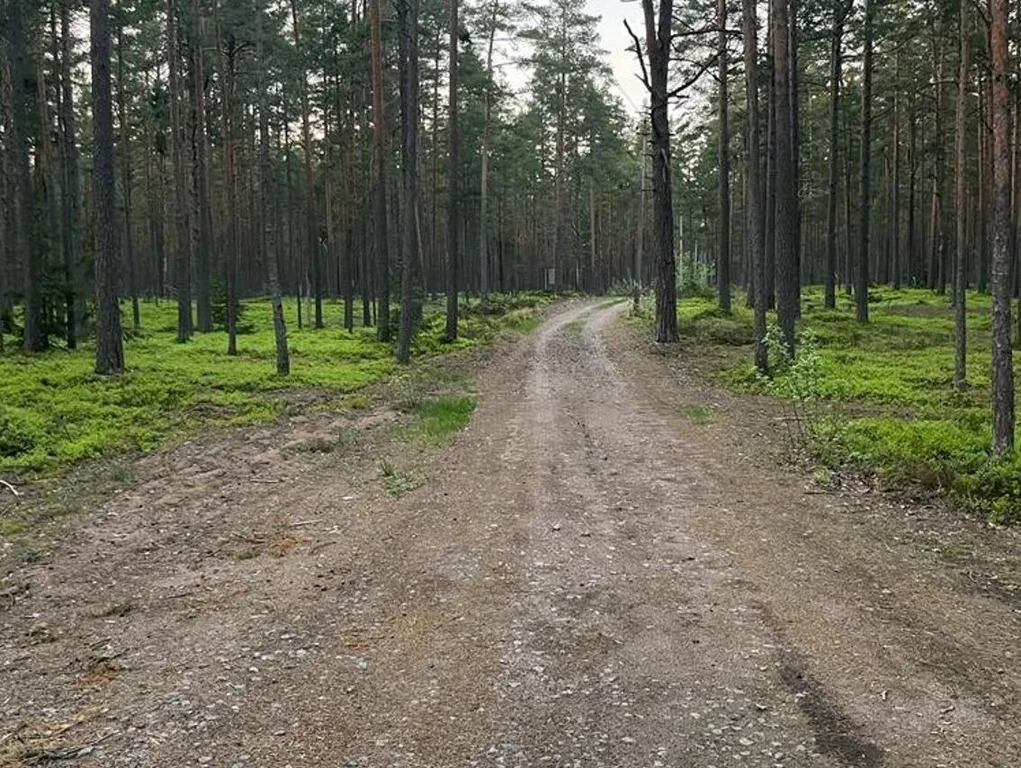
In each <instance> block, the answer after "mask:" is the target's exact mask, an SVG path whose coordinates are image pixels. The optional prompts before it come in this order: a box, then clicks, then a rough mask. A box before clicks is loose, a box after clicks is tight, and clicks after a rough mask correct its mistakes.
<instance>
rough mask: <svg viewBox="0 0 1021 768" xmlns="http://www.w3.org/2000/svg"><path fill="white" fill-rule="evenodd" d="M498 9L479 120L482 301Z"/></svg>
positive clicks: (494, 4) (495, 3) (496, 6)
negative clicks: (480, 133) (482, 107)
mask: <svg viewBox="0 0 1021 768" xmlns="http://www.w3.org/2000/svg"><path fill="white" fill-rule="evenodd" d="M499 12H500V2H499V0H491V16H490V18H489V40H488V41H487V43H486V82H485V89H486V95H485V111H484V114H483V122H482V149H481V155H482V156H481V158H480V160H479V162H480V164H481V172H480V175H481V179H480V182H479V200H480V203H479V293H480V294H481V298H482V303H483V304H485V303H487V302H488V301H489V136H490V132H491V131H492V127H491V123H492V121H493V93H492V83H493V43H494V41H495V40H496V24H497V19H498V16H499Z"/></svg>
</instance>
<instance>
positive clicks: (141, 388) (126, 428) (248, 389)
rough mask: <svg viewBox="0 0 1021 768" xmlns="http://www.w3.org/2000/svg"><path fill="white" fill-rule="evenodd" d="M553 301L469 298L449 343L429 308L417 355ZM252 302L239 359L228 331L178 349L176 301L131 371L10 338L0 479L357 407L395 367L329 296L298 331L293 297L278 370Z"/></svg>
mask: <svg viewBox="0 0 1021 768" xmlns="http://www.w3.org/2000/svg"><path fill="white" fill-rule="evenodd" d="M549 300H550V299H549V297H548V296H546V295H543V294H521V295H515V296H492V297H491V300H490V302H489V303H488V305H487V306H485V307H483V306H481V305H480V304H478V302H477V301H476V302H472V303H471V304H468V305H465V306H464V307H463V311H462V320H461V323H460V335H459V338H458V339H457V340H456V341H453V342H450V341H447V340H445V338H444V319H443V316H442V310H441V307H440V305H439V304H438V303H437V304H436V305H435V306H433V305H431V304H429V305H427V306H426V311H425V317H424V320H423V328H422V330H421V331H420V332H419V333H418V335H417V336H416V339H415V345H414V350H413V351H414V355H415V358H416V359H423V358H428V357H431V356H435V355H437V354H441V353H444V352H447V351H451V350H461V349H467V348H469V347H472V346H474V345H477V344H479V343H481V342H483V341H486V340H488V339H490V338H492V337H493V336H494V335H495V334H496V333H497V332H499V331H500V330H501V329H505V328H510V329H515V330H520V331H528V330H530V329H531V328H533V327H534V326H535V325H536V324H538V322H539V314H538V311H537V308H538V306H539V305H541V304H543V303H546V302H548V301H549ZM245 307H246V309H245V315H244V317H245V321H246V325H248V326H249V329H248V331H249V332H247V333H245V334H244V335H241V336H240V337H239V339H238V348H239V354H238V355H237V356H236V357H228V356H227V354H226V335H225V333H223V332H222V331H221V330H217V331H214V332H212V333H208V334H197V335H196V336H195V338H194V339H193V340H192V341H190V342H188V343H186V344H178V343H176V342H175V332H176V318H177V315H176V313H177V308H176V305H175V304H173V303H169V302H163V303H161V304H156V303H152V302H146V303H144V304H143V305H142V330H141V331H139V332H137V333H128V334H126V339H125V356H126V360H127V368H128V369H127V371H126V373H125V374H124V375H122V376H115V377H100V376H96V375H95V374H94V373H93V357H94V350H93V348H92V347H91V344H88V343H86V344H83V345H82V346H81V347H80V348H79V349H78V350H77V351H74V352H69V351H67V350H66V349H62V348H54V349H51V350H50V351H48V352H46V353H43V354H38V355H27V354H24V353H22V352H20V351H19V350H18V349H17V344H16V341H15V339H13V338H12V337H10V336H8V337H7V338H6V339H5V341H6V342H7V343H6V344H5V349H6V352H5V353H4V354H3V355H2V356H0V476H2V477H5V478H6V479H24V478H26V477H28V476H31V475H37V474H39V473H50V472H53V471H56V470H60V469H62V468H64V467H67V466H69V465H70V464H73V463H75V462H78V461H81V460H83V459H91V458H97V457H102V456H108V455H112V454H116V453H120V452H124V451H132V450H139V451H147V450H151V449H153V448H155V447H158V446H160V445H163V444H165V443H166V442H167V441H169V440H173V439H175V438H179V437H182V436H185V435H188V434H192V433H194V432H196V431H198V430H200V429H206V428H210V427H213V426H223V425H234V424H245V423H251V422H256V421H264V420H272V419H275V418H277V417H278V416H280V415H281V414H284V413H286V412H288V411H289V410H292V409H295V408H301V407H308V404H309V403H313V404H317V405H319V406H323V407H343V406H344V405H345V404H347V401H348V400H350V401H351V402H350V404H351V405H352V406H356V405H357V404H358V402H359V400H360V398H362V396H361V395H358V394H355V393H357V391H358V390H360V389H362V388H364V387H365V386H367V385H369V384H372V383H374V382H379V381H382V380H385V379H388V378H389V377H391V376H392V374H393V373H394V371H395V369H396V364H395V363H394V361H393V347H392V344H385V343H380V342H378V341H376V338H375V329H374V328H362V327H356V328H355V329H354V331H353V332H352V333H348V332H346V331H345V330H343V329H342V328H340V327H338V324H339V318H340V316H341V315H342V311H341V308H340V307H339V306H337V305H336V304H334V303H328V304H327V306H326V307H325V311H326V316H327V318H329V322H328V326H327V328H325V329H322V330H318V331H317V330H313V329H311V328H309V327H308V326H306V327H305V328H304V329H302V330H300V331H299V330H297V328H296V326H295V323H294V318H295V315H296V307H295V306H294V304H293V302H292V303H290V304H288V305H287V306H286V308H285V311H286V313H287V317H288V320H289V324H290V327H289V329H288V331H289V340H290V350H291V375H290V376H289V377H279V376H277V375H276V373H275V365H274V360H275V350H274V342H273V330H272V321H271V309H270V304H269V302H268V301H263V300H252V301H246V302H245ZM310 395H311V396H310ZM455 405H456V407H455V406H453V405H452V406H451V409H450V413H447V412H446V411H445V410H444V412H442V413H440V412H437V413H435V414H424V415H423V423H424V424H432V425H434V426H435V428H436V430H437V431H443V430H445V429H447V427H448V426H449V424H450V423H454V422H457V421H458V420H460V419H466V417H465V416H463V414H462V411H463V410H464V407H466V406H465V404H455ZM472 405H473V404H472ZM467 413H468V415H470V413H471V410H470V409H468V410H467ZM432 428H433V427H429V429H432Z"/></svg>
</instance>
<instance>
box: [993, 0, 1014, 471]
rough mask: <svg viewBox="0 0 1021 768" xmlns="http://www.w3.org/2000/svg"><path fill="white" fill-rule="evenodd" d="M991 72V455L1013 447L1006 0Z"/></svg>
mask: <svg viewBox="0 0 1021 768" xmlns="http://www.w3.org/2000/svg"><path fill="white" fill-rule="evenodd" d="M989 11H990V14H989V15H990V21H991V24H990V46H989V47H990V53H991V58H992V74H993V105H992V107H993V201H992V202H993V258H992V293H993V305H992V325H993V372H992V379H993V451H994V453H996V454H997V455H1005V454H1007V453H1009V452H1010V451H1012V450H1013V448H1014V361H1013V351H1012V350H1011V346H1010V330H1011V329H1010V258H1011V254H1010V232H1011V221H1010V86H1009V83H1008V76H1009V75H1008V72H1009V54H1008V51H1007V24H1008V19H1007V13H1008V4H1007V0H990V2H989Z"/></svg>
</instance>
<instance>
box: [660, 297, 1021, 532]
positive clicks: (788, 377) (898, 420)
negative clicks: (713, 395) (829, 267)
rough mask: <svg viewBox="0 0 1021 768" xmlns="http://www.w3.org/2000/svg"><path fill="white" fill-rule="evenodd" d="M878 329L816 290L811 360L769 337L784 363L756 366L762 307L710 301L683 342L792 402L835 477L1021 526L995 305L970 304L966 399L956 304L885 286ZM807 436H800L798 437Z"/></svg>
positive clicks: (756, 387)
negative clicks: (1002, 399)
mask: <svg viewBox="0 0 1021 768" xmlns="http://www.w3.org/2000/svg"><path fill="white" fill-rule="evenodd" d="M870 300H871V307H870V319H871V322H870V323H869V324H868V325H860V324H858V323H857V322H856V321H855V318H854V307H853V304H852V303H851V299H850V297H847V296H844V295H841V296H840V297H839V298H838V306H837V308H836V309H835V310H827V309H824V308H823V301H822V293H821V290H820V289H818V288H808V289H806V290H805V291H804V301H803V304H802V320H801V322H800V326H799V334H800V336H799V338H800V340H801V344H800V351H799V353H798V355H797V359H796V360H794V361H790V360H785V359H784V358H783V356H782V354H781V352H780V345H779V344H778V343H776V342H777V340H776V339H775V338H773V336H774V335H775V334H771V335H770V336H769V337H767V343H768V340H769V339H772V340H773V342H774V343H771V344H768V346H769V347H770V352H771V355H770V356H771V362H772V364H773V366H774V368H773V370H772V371H771V375H770V376H769V377H762V376H760V375H759V374H758V373H757V372H756V371H755V369H754V366H753V365H752V363H751V360H752V353H751V345H752V344H753V342H754V333H753V330H752V313H751V310H750V309H748V308H747V307H745V306H744V302H743V301H735V303H734V310H733V312H732V313H731V314H730V315H725V314H722V313H720V311H719V310H718V308H717V307H716V304H715V301H714V299H713V298H712V297H708V296H693V297H690V298H684V299H682V300H681V301H680V302H679V305H678V309H679V315H680V317H679V322H680V333H681V335H682V338H683V339H685V340H687V341H689V342H691V341H694V342H696V344H697V347H698V348H699V350H700V352H703V353H704V352H708V353H709V354H708V355H707V359H708V360H710V361H711V365H712V367H713V369H714V370H715V372H716V374H717V375H718V376H719V377H720V378H721V380H722V381H724V382H725V383H726V384H728V385H729V386H731V387H733V388H736V389H739V390H743V391H753V392H763V393H769V394H772V395H775V396H777V397H780V398H782V399H784V401H786V402H787V403H788V407H789V408H790V409H791V413H792V416H791V418H790V419H789V421H790V422H792V423H793V426H791V427H790V429H791V430H792V431H793V430H799V431H800V434H803V435H804V437H805V441H804V442H805V444H806V445H807V446H808V447H809V448H810V449H811V450H812V452H813V454H814V455H815V457H816V459H817V460H818V461H819V462H820V463H822V464H823V465H824V466H825V467H826V468H828V469H830V470H838V469H844V470H846V469H852V470H854V471H858V472H864V473H870V474H874V475H876V476H877V477H878V478H879V479H880V480H882V481H883V482H884V483H886V484H887V485H894V486H899V487H913V488H916V489H924V490H933V491H939V492H942V493H945V494H946V495H947V497H948V498H949V499H950V500H951V501H952V502H954V503H956V504H958V505H960V506H962V507H965V508H968V509H973V510H980V511H982V512H984V513H986V514H988V515H989V517H990V519H991V520H993V521H994V522H1002V523H1008V522H1013V523H1019V522H1021V456H1018V455H1015V456H1013V457H1011V458H1008V459H1005V460H1002V461H994V460H992V459H991V458H990V442H991V431H990V405H989V402H990V384H989V370H990V365H991V359H990V347H989V337H990V332H989V326H990V319H989V318H990V308H989V297H988V296H983V295H980V294H969V296H968V335H969V338H968V387H967V389H966V390H965V391H964V392H956V391H954V388H953V386H952V381H951V380H952V375H953V370H954V318H953V308H952V307H951V306H950V302H949V298H948V297H946V296H938V295H935V294H933V293H932V292H930V291H927V290H915V289H909V290H900V291H892V290H887V289H883V290H881V291H876V292H875V293H874V294H872V295H871V296H870ZM793 436H794V437H795V438H796V437H798V436H799V435H798V434H794V435H793Z"/></svg>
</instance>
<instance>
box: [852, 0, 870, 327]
mask: <svg viewBox="0 0 1021 768" xmlns="http://www.w3.org/2000/svg"><path fill="white" fill-rule="evenodd" d="M872 14H873V0H865V20H864V23H863V25H862V76H861V77H862V83H861V139H860V142H859V147H860V152H861V162H860V165H859V172H858V185H859V198H858V216H859V218H858V264H857V267H858V268H857V270H856V271H855V296H854V299H855V315H856V317H857V319H858V322H859V323H867V322H868V321H869V220H870V217H871V212H872V189H871V186H870V183H871V176H870V173H871V168H872Z"/></svg>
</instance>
